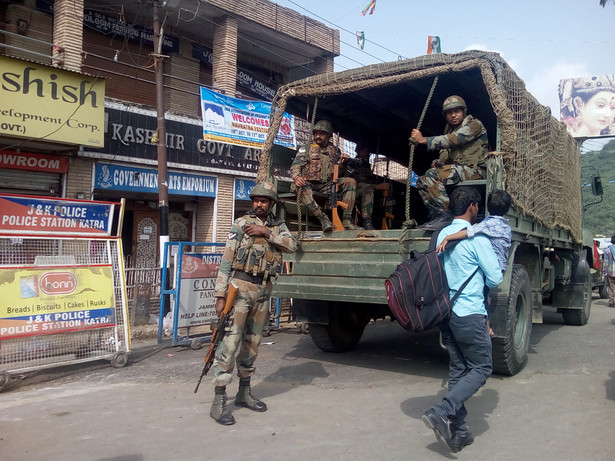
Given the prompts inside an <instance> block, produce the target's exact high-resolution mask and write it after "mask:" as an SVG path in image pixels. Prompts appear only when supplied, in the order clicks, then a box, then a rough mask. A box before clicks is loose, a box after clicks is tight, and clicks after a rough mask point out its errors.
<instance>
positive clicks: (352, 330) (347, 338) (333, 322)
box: [309, 303, 369, 352]
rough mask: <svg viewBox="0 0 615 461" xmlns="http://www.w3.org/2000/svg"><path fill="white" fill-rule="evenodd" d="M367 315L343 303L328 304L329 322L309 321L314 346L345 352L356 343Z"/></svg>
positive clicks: (366, 320) (367, 319)
mask: <svg viewBox="0 0 615 461" xmlns="http://www.w3.org/2000/svg"><path fill="white" fill-rule="evenodd" d="M368 322H369V317H368V316H366V315H363V314H362V313H360V312H357V310H356V309H353V306H352V305H350V304H345V303H330V304H329V324H328V325H322V324H320V323H310V324H309V332H310V336H311V338H312V341H313V342H314V344H316V346H317V347H318V348H319V349H321V350H323V351H325V352H347V351H349V350H352V349H354V347H355V346H356V345H357V343H358V342H359V340H360V339H361V336H362V335H363V331H364V330H365V326H366V325H367V323H368Z"/></svg>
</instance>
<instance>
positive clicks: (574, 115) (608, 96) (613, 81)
mask: <svg viewBox="0 0 615 461" xmlns="http://www.w3.org/2000/svg"><path fill="white" fill-rule="evenodd" d="M559 100H560V116H561V120H562V122H564V123H565V124H566V127H567V129H568V132H569V133H570V134H571V135H572V136H574V137H577V138H585V137H597V136H614V135H615V74H606V75H595V76H592V77H578V78H569V79H565V80H560V82H559Z"/></svg>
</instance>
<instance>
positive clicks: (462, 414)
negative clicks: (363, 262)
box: [422, 186, 502, 453]
mask: <svg viewBox="0 0 615 461" xmlns="http://www.w3.org/2000/svg"><path fill="white" fill-rule="evenodd" d="M480 200H481V197H480V194H479V193H478V192H477V191H476V190H475V189H472V188H471V187H467V186H460V187H457V188H456V189H455V190H454V191H453V193H452V194H451V197H450V207H449V208H450V210H451V211H452V212H453V215H454V216H455V218H454V220H453V222H452V223H451V224H450V225H449V226H447V227H445V228H444V229H442V231H441V232H440V235H439V236H438V242H437V243H438V244H440V242H441V241H442V240H444V237H446V236H447V235H450V234H453V233H455V232H458V231H459V230H461V229H464V228H465V229H467V228H469V227H470V226H471V224H472V222H473V221H474V220H475V219H476V216H477V215H478V204H479V202H480ZM442 263H443V265H444V272H445V273H446V278H447V280H448V284H449V287H450V290H451V291H450V296H451V297H453V296H454V294H455V293H456V292H457V290H458V289H459V287H460V286H461V285H462V284H463V283H464V281H465V280H466V279H468V278H469V277H470V276H471V275H472V274H473V273H474V271H475V270H476V269H477V268H478V271H477V272H476V273H475V274H474V275H473V276H472V278H471V280H470V282H469V283H468V284H467V285H466V287H465V288H464V289H463V291H462V292H461V293H460V294H459V297H458V298H457V300H456V301H455V304H454V305H453V308H452V312H451V316H450V318H449V319H448V320H446V321H444V322H443V323H442V324H441V325H440V331H441V332H442V342H443V344H444V346H445V347H446V349H447V350H448V353H449V379H448V393H447V394H446V396H444V398H443V399H442V401H441V402H439V403H437V404H436V405H434V406H433V407H431V408H430V409H429V410H427V411H426V412H425V414H424V415H423V417H422V419H423V422H424V423H425V425H426V426H427V427H428V428H430V429H433V431H434V433H435V435H436V438H437V439H438V440H439V441H441V442H442V443H444V444H445V445H446V447H447V449H448V450H450V451H452V452H453V453H457V452H458V451H460V450H461V449H463V447H465V446H467V445H470V444H471V443H472V442H473V441H474V436H473V435H472V434H471V433H470V432H469V431H468V427H467V425H466V421H465V418H466V415H467V411H466V408H465V405H464V404H465V402H466V400H468V399H469V398H470V397H472V396H473V395H474V394H475V393H476V392H477V391H478V389H480V388H481V387H482V386H483V385H484V384H485V382H486V381H487V378H488V377H489V375H490V374H491V371H492V370H493V367H492V363H491V338H490V337H489V332H488V329H487V311H486V310H485V303H484V295H483V292H484V290H483V288H484V286H485V285H487V286H488V287H489V288H494V287H496V286H498V285H499V284H500V282H501V281H502V270H501V269H500V265H499V263H498V258H497V256H496V254H495V252H494V251H493V247H492V246H491V243H490V242H489V239H488V238H487V237H485V236H483V235H477V236H475V237H474V238H473V239H466V240H461V241H460V242H459V244H458V245H457V246H456V247H455V248H453V249H452V250H450V251H446V252H444V253H443V255H442ZM448 423H450V430H449V424H448Z"/></svg>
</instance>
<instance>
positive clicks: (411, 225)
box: [398, 75, 438, 254]
mask: <svg viewBox="0 0 615 461" xmlns="http://www.w3.org/2000/svg"><path fill="white" fill-rule="evenodd" d="M437 84H438V76H437V75H436V76H435V77H434V79H433V83H432V84H431V89H430V90H429V95H427V100H426V101H425V105H424V106H423V111H422V112H421V116H420V117H419V121H418V123H417V124H416V129H417V130H420V129H421V125H422V124H423V120H424V119H425V114H426V113H427V109H428V108H429V103H430V102H431V98H432V97H433V93H434V91H435V89H436V85H437ZM409 142H410V156H409V159H408V180H407V181H406V220H405V221H404V223H403V224H402V228H401V233H400V234H399V250H398V251H399V253H400V254H401V253H403V244H404V240H406V235H407V233H408V230H409V229H413V228H415V227H416V221H415V220H414V219H410V191H411V186H410V182H411V179H412V165H413V164H414V149H415V148H416V141H415V140H414V139H412V138H409Z"/></svg>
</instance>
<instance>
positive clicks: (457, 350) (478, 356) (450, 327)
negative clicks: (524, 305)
mask: <svg viewBox="0 0 615 461" xmlns="http://www.w3.org/2000/svg"><path fill="white" fill-rule="evenodd" d="M440 331H441V332H442V343H443V344H444V346H445V347H446V350H447V351H448V354H449V374H448V393H447V394H446V396H444V398H443V399H442V401H441V402H440V403H438V404H437V405H434V407H433V408H434V410H435V411H436V413H438V415H440V416H442V417H443V418H444V419H448V420H449V421H450V429H451V433H452V434H455V433H457V432H459V433H461V435H463V434H465V433H466V432H467V430H468V429H467V426H466V421H465V418H466V416H467V414H468V412H467V411H466V408H465V405H464V403H465V401H466V400H468V399H469V398H470V397H472V396H473V395H474V394H475V393H476V392H477V391H478V390H479V389H480V388H481V387H482V386H483V385H484V384H485V382H487V378H488V377H489V375H490V374H491V372H492V371H493V366H492V363H491V338H490V337H489V332H488V331H487V317H486V316H484V315H479V314H475V315H468V316H465V317H459V316H458V315H457V314H455V313H454V312H453V313H451V317H450V318H449V319H448V320H446V321H445V322H443V323H442V324H440Z"/></svg>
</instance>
